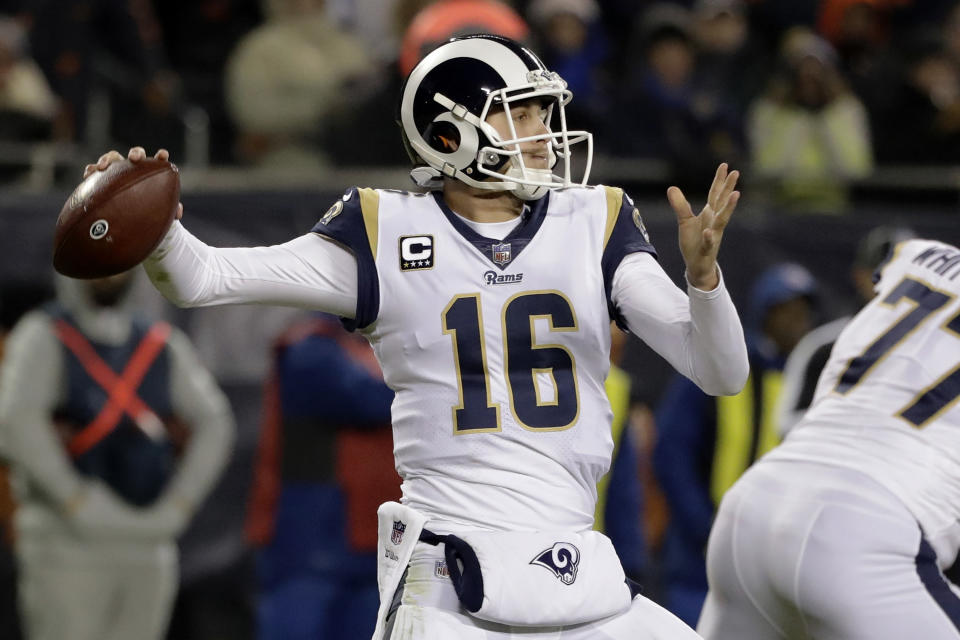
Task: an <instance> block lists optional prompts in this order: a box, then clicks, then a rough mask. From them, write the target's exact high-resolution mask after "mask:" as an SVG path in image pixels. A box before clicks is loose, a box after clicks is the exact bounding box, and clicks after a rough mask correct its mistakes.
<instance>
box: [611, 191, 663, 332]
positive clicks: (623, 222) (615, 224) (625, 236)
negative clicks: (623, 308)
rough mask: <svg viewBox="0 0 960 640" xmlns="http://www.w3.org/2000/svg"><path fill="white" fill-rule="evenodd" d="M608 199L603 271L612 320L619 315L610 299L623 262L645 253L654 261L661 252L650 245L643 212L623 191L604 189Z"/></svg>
mask: <svg viewBox="0 0 960 640" xmlns="http://www.w3.org/2000/svg"><path fill="white" fill-rule="evenodd" d="M601 188H602V189H604V190H605V192H606V195H607V230H606V237H605V242H604V247H603V257H602V258H601V260H600V265H601V268H602V270H603V286H604V290H605V291H606V294H607V308H608V309H609V311H610V317H611V318H612V319H618V318H619V315H620V314H619V312H618V311H617V309H616V307H615V306H614V304H613V302H612V301H611V299H610V292H611V289H612V287H613V275H614V274H615V273H616V272H617V267H619V266H620V263H621V262H622V261H623V259H624V258H625V257H626V256H628V255H629V254H631V253H637V252H638V251H643V252H645V253H649V254H650V255H652V256H653V257H654V258H656V257H657V250H656V249H654V248H653V245H652V244H650V234H648V233H647V227H646V225H644V222H643V218H642V217H641V216H640V210H639V209H637V207H636V205H634V203H633V200H632V199H631V198H630V196H628V195H627V194H626V193H624V192H623V190H622V189H617V188H615V187H601Z"/></svg>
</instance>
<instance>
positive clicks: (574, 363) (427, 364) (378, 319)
mask: <svg viewBox="0 0 960 640" xmlns="http://www.w3.org/2000/svg"><path fill="white" fill-rule="evenodd" d="M314 231H315V232H317V233H321V234H324V235H327V236H329V237H331V238H333V239H335V240H337V241H338V242H341V243H343V244H345V245H347V246H348V247H350V248H351V250H352V251H353V252H354V254H355V255H356V257H357V262H358V269H359V286H358V289H359V296H358V305H357V318H356V321H355V325H356V327H357V328H359V329H360V330H361V331H363V332H364V333H365V335H366V336H367V337H368V338H369V340H370V342H371V344H372V345H373V349H374V352H375V353H376V355H377V358H378V360H379V361H380V364H381V366H382V368H383V373H384V379H385V380H386V382H387V384H388V385H389V386H390V387H391V388H392V389H393V390H394V391H395V392H396V398H395V400H394V403H393V409H392V413H393V434H394V452H395V456H396V462H397V471H398V472H399V473H400V475H401V477H402V478H403V496H404V497H403V500H404V503H405V504H407V505H409V506H411V507H413V508H416V509H418V510H420V511H421V512H423V513H425V514H426V515H427V516H428V517H429V518H431V519H432V520H433V522H432V524H431V527H432V528H434V529H438V530H443V529H444V528H446V529H447V530H455V529H456V528H457V527H471V528H494V529H505V530H538V529H565V530H574V531H578V530H583V529H587V528H589V527H591V526H592V523H593V513H594V504H595V502H596V485H597V481H598V480H599V479H600V477H601V476H602V475H603V474H604V473H606V472H607V469H608V467H609V464H610V456H611V452H612V450H613V442H612V439H611V435H610V421H611V415H612V414H611V410H610V404H609V401H608V400H607V396H606V393H605V390H604V380H605V379H606V376H607V371H608V369H609V344H610V335H609V333H610V319H611V314H614V313H615V312H614V310H613V306H612V304H610V302H609V291H610V286H611V282H612V278H613V274H614V271H615V270H616V267H617V266H618V265H619V263H620V261H621V259H622V258H623V256H624V255H626V254H627V253H632V252H636V251H647V252H651V253H653V248H652V247H651V246H650V244H649V241H648V240H647V238H646V234H645V231H644V229H643V225H642V222H640V221H639V216H638V215H637V214H636V210H635V209H634V207H633V204H632V202H630V200H629V198H626V197H624V195H623V192H622V191H620V190H619V189H613V188H609V187H587V188H570V189H561V190H554V191H551V192H550V193H549V194H548V195H547V196H546V197H544V198H543V199H541V200H538V201H535V202H533V203H531V205H530V206H529V207H527V208H526V209H525V212H524V215H523V217H522V220H521V222H520V223H519V224H518V226H517V227H516V228H515V229H514V230H513V231H512V232H511V233H510V234H509V235H508V236H507V237H505V238H504V239H503V240H493V239H489V238H485V237H483V236H481V235H479V234H478V233H477V232H475V231H474V230H473V229H471V228H470V227H469V226H467V225H466V224H465V223H464V222H463V220H462V219H460V218H459V217H458V216H457V215H456V214H455V213H453V212H452V211H450V209H449V208H448V207H447V206H446V204H445V203H444V201H443V199H442V198H441V197H440V195H439V194H438V193H436V194H414V193H406V192H400V191H392V190H372V189H351V190H349V191H348V192H347V193H346V195H345V196H344V197H343V198H342V199H341V200H339V201H338V202H336V203H335V204H334V205H333V207H331V208H330V210H329V211H328V212H327V213H326V214H325V215H324V216H323V218H321V220H320V222H319V223H318V224H317V225H316V227H315V228H314Z"/></svg>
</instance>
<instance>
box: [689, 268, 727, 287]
mask: <svg viewBox="0 0 960 640" xmlns="http://www.w3.org/2000/svg"><path fill="white" fill-rule="evenodd" d="M685 275H686V279H687V284H689V285H690V286H691V287H693V288H694V289H699V290H700V291H713V290H714V289H716V288H717V287H718V286H719V285H720V271H719V270H718V269H717V265H716V264H714V265H712V266H711V267H710V268H709V269H707V270H703V271H696V272H693V271H691V270H690V268H689V267H688V268H687V272H686V274H685Z"/></svg>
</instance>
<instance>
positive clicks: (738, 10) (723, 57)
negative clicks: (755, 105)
mask: <svg viewBox="0 0 960 640" xmlns="http://www.w3.org/2000/svg"><path fill="white" fill-rule="evenodd" d="M693 37H694V41H695V43H696V50H697V58H696V62H695V65H694V67H695V71H694V76H695V82H696V84H697V85H698V86H699V87H700V88H701V90H702V91H703V93H704V95H705V96H707V97H708V98H709V99H710V100H711V101H712V102H714V103H716V104H720V105H728V106H727V108H729V109H730V110H731V111H732V112H734V113H738V114H739V113H745V112H746V110H747V107H748V105H749V104H750V102H751V101H752V100H753V99H754V98H755V97H756V96H757V94H759V93H760V91H761V90H762V88H763V83H764V82H765V81H766V78H767V77H769V75H770V72H771V68H772V65H771V63H770V59H769V56H767V55H766V52H765V51H763V50H762V48H761V47H760V45H759V43H758V42H757V40H756V38H755V37H754V36H753V34H751V32H750V23H749V21H748V16H747V7H746V5H745V4H744V2H743V0H697V2H696V3H694V5H693Z"/></svg>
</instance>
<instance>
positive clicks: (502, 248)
mask: <svg viewBox="0 0 960 640" xmlns="http://www.w3.org/2000/svg"><path fill="white" fill-rule="evenodd" d="M491 250H492V251H493V261H494V262H496V263H497V264H499V265H501V266H502V265H505V264H507V263H508V262H510V261H511V260H512V259H513V256H512V255H511V253H510V243H509V242H497V243H495V244H494V245H493V247H491Z"/></svg>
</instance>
